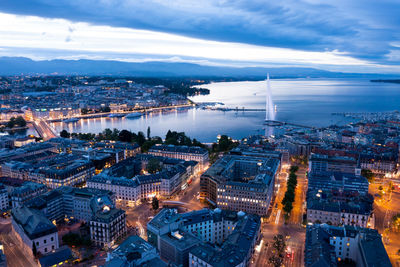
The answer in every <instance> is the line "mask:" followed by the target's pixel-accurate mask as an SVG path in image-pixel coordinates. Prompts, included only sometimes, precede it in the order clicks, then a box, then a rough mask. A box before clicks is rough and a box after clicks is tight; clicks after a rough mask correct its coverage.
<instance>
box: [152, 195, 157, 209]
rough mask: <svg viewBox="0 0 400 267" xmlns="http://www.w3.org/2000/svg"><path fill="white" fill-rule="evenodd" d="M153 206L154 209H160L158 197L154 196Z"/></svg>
mask: <svg viewBox="0 0 400 267" xmlns="http://www.w3.org/2000/svg"><path fill="white" fill-rule="evenodd" d="M151 207H152V208H153V210H158V207H159V201H158V199H157V198H156V197H153V200H152V201H151Z"/></svg>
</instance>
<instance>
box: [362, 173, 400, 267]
mask: <svg viewBox="0 0 400 267" xmlns="http://www.w3.org/2000/svg"><path fill="white" fill-rule="evenodd" d="M388 184H389V180H386V181H382V182H381V183H375V184H370V190H369V192H370V194H372V195H373V196H375V201H374V215H375V228H376V229H377V230H378V231H379V233H380V234H382V240H383V243H384V245H385V248H386V251H387V253H388V255H389V258H390V260H391V262H392V264H393V265H394V266H398V265H399V264H400V256H399V255H398V254H397V252H398V250H399V248H400V233H396V232H394V231H393V230H389V228H388V227H389V226H390V223H391V220H392V217H393V216H395V215H396V214H400V206H399V205H398V203H400V192H399V191H398V189H397V190H394V191H393V192H391V193H388V192H387V191H388V190H387V189H388ZM380 186H382V188H383V189H382V190H379V187H380ZM379 191H382V192H384V193H383V194H382V197H381V198H380V197H377V196H378V195H379Z"/></svg>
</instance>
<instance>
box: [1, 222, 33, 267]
mask: <svg viewBox="0 0 400 267" xmlns="http://www.w3.org/2000/svg"><path fill="white" fill-rule="evenodd" d="M0 242H1V243H2V244H3V247H4V254H5V255H6V258H7V266H8V267H21V266H24V267H25V266H38V264H37V263H36V262H35V261H34V259H33V258H31V257H30V255H29V254H27V253H26V252H25V251H24V249H23V248H22V247H21V246H20V243H19V241H18V239H16V235H15V233H14V234H12V227H11V220H10V219H8V220H3V219H2V220H1V221H0Z"/></svg>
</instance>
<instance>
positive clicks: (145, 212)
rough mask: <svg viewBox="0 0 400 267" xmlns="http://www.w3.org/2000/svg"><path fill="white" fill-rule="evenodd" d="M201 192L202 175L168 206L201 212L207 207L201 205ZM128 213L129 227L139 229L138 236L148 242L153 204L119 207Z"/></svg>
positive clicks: (196, 177) (170, 201) (169, 202)
mask: <svg viewBox="0 0 400 267" xmlns="http://www.w3.org/2000/svg"><path fill="white" fill-rule="evenodd" d="M199 191H200V175H197V176H195V177H193V180H192V183H191V184H190V185H189V186H188V187H187V188H186V189H185V190H184V191H181V192H180V193H178V194H177V195H176V196H175V197H173V198H172V199H170V200H167V201H166V203H168V206H176V207H178V208H180V209H182V210H185V211H190V210H199V209H202V208H205V207H207V205H205V204H202V203H200V201H199V199H198V193H199ZM162 206H163V200H160V208H162ZM119 208H122V209H124V210H125V211H126V216H127V224H128V226H135V227H137V228H138V234H139V235H140V237H142V238H143V239H145V240H147V234H146V226H147V223H148V222H149V221H150V220H151V219H152V218H153V216H154V215H155V214H156V212H154V211H153V210H152V206H151V203H142V204H140V205H138V206H136V207H125V206H119Z"/></svg>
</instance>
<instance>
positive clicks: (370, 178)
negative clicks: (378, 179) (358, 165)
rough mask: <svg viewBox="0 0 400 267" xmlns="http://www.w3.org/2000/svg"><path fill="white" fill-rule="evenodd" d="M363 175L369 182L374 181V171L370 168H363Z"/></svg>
mask: <svg viewBox="0 0 400 267" xmlns="http://www.w3.org/2000/svg"><path fill="white" fill-rule="evenodd" d="M361 175H362V176H364V177H365V178H367V180H368V182H370V183H372V182H373V181H374V173H373V172H372V171H371V170H368V169H362V170H361Z"/></svg>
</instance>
